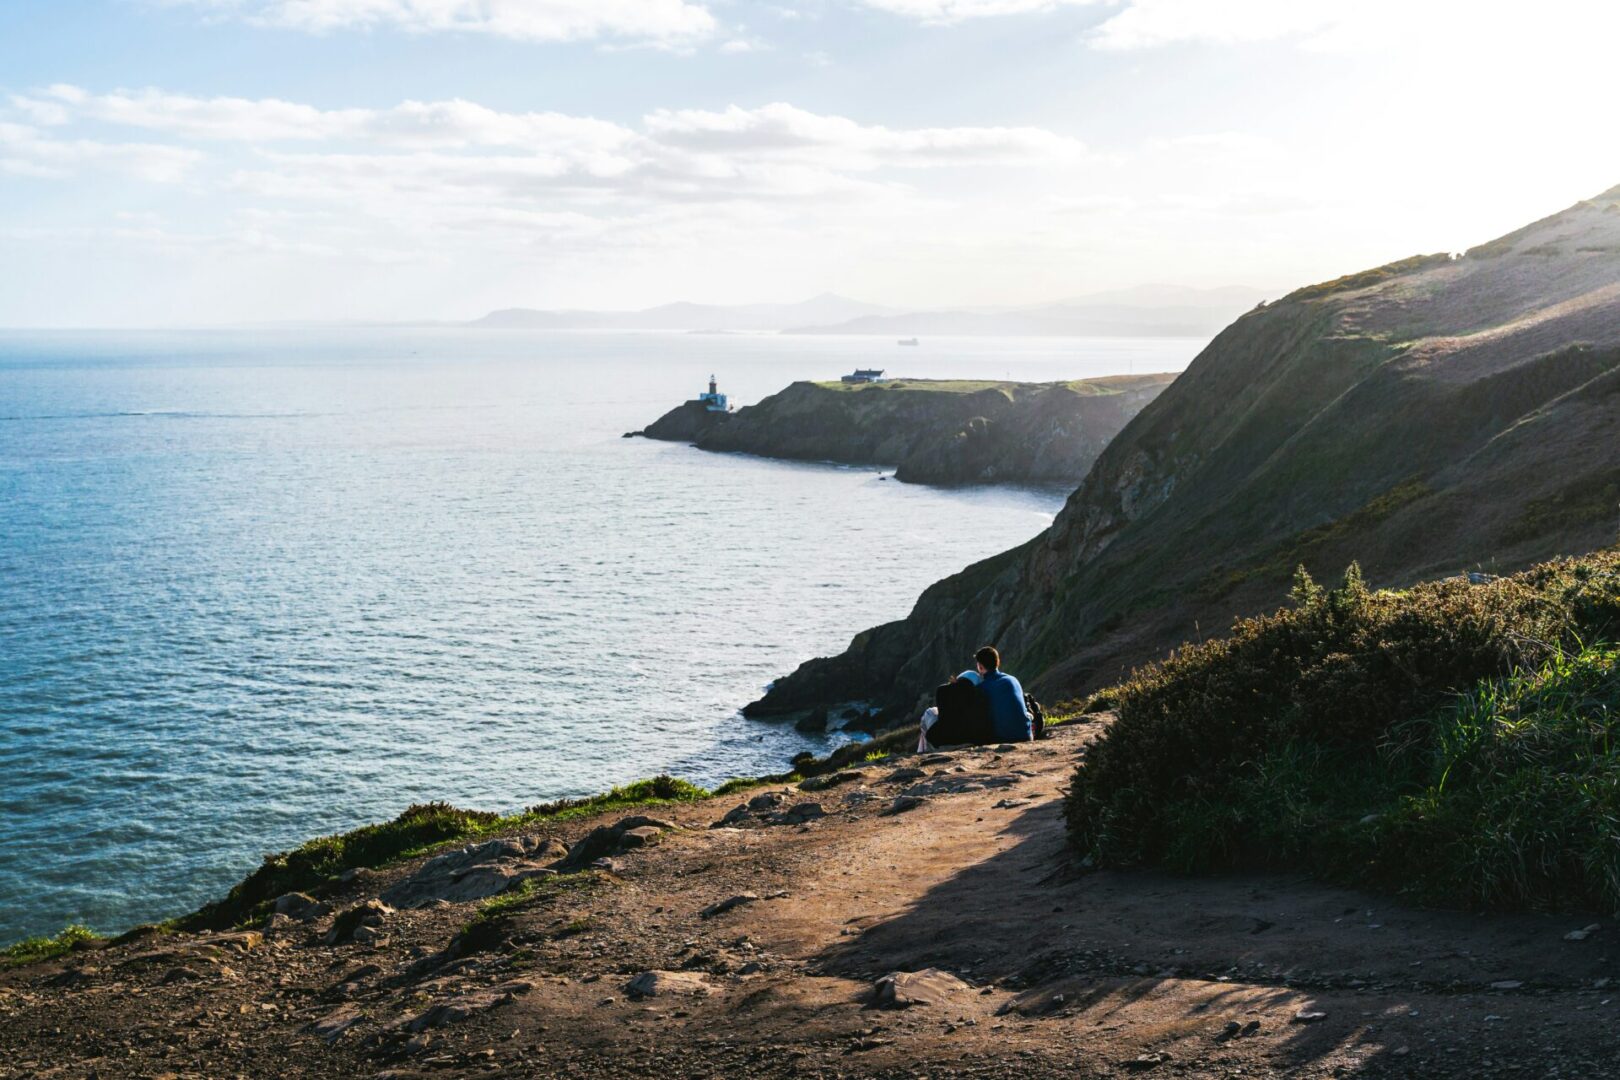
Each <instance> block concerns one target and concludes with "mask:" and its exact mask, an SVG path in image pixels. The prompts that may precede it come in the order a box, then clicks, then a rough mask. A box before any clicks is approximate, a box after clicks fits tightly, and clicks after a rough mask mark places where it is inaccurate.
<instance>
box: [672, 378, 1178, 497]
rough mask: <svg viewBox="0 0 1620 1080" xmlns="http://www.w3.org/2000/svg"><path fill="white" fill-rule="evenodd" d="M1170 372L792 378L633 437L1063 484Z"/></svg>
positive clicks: (928, 477)
mask: <svg viewBox="0 0 1620 1080" xmlns="http://www.w3.org/2000/svg"><path fill="white" fill-rule="evenodd" d="M1174 379H1175V375H1174V374H1173V373H1161V374H1152V375H1116V376H1110V377H1107V378H1098V379H1078V380H1073V381H1068V382H1049V383H1024V382H994V381H967V380H937V379H905V378H898V379H890V380H885V381H882V382H867V383H844V382H796V383H794V384H792V385H791V386H789V387H787V388H786V389H785V390H782V391H780V392H778V393H775V394H772V395H771V396H770V397H767V398H765V399H764V400H763V401H761V402H760V403H759V404H757V405H751V406H748V407H746V408H743V409H739V410H737V411H736V412H734V413H716V412H708V411H705V410H704V409H703V407H702V403H701V402H687V403H685V404H683V405H681V406H678V407H677V408H675V409H673V410H671V411H670V412H669V413H667V414H665V415H664V416H663V417H661V418H660V419H659V420H658V421H657V422H656V423H654V424H653V425H651V426H650V427H648V428H647V429H646V431H644V432H642V434H644V435H646V436H647V437H648V438H654V439H668V440H674V441H680V442H691V443H692V444H693V445H695V446H697V447H699V448H700V449H703V450H714V451H731V452H736V453H746V454H758V455H760V456H763V457H772V458H784V459H789V460H796V461H831V462H838V463H841V464H850V465H879V466H893V467H894V469H895V477H896V478H897V479H899V480H904V481H910V482H913V483H921V484H940V485H968V484H997V483H1000V484H1066V485H1069V486H1073V485H1075V484H1077V483H1079V481H1080V480H1081V478H1083V477H1084V476H1085V474H1086V471H1087V470H1088V469H1090V467H1091V465H1092V463H1093V462H1094V461H1096V460H1097V457H1098V455H1100V454H1101V453H1102V451H1103V448H1104V447H1106V446H1107V445H1108V443H1109V441H1110V440H1112V439H1113V437H1114V436H1115V435H1117V434H1118V433H1119V432H1120V430H1121V429H1123V428H1124V427H1125V425H1126V424H1127V423H1129V422H1130V420H1131V418H1132V417H1134V416H1135V415H1136V414H1137V413H1139V412H1141V411H1142V409H1143V408H1144V407H1145V406H1146V405H1147V404H1148V403H1149V402H1150V401H1152V400H1153V399H1154V398H1156V397H1157V396H1158V395H1159V393H1160V392H1161V391H1163V390H1164V388H1165V387H1166V386H1168V385H1170V383H1171V382H1172V381H1173V380H1174Z"/></svg>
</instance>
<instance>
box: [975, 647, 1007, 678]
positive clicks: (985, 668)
mask: <svg viewBox="0 0 1620 1080" xmlns="http://www.w3.org/2000/svg"><path fill="white" fill-rule="evenodd" d="M973 659H974V661H975V662H976V663H977V664H978V665H979V674H980V675H988V674H990V673H991V672H992V671H995V670H996V669H998V668H999V667H1001V654H1000V653H998V652H996V647H995V646H994V645H986V646H985V647H984V648H982V649H980V650H979V651H978V652H976V653H974V654H973Z"/></svg>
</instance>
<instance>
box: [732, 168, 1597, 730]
mask: <svg viewBox="0 0 1620 1080" xmlns="http://www.w3.org/2000/svg"><path fill="white" fill-rule="evenodd" d="M1617 498H1620V188H1617V189H1615V190H1613V191H1610V192H1608V193H1606V194H1605V195H1603V196H1600V197H1598V198H1596V199H1592V200H1589V201H1587V202H1583V203H1580V204H1578V205H1577V206H1575V207H1572V208H1571V209H1569V210H1567V211H1564V212H1563V213H1560V214H1557V215H1555V216H1553V217H1551V218H1548V219H1546V220H1544V221H1540V222H1537V223H1535V224H1534V225H1531V226H1528V227H1526V228H1524V229H1521V230H1519V231H1518V232H1515V233H1512V234H1510V235H1509V236H1506V237H1503V238H1501V239H1499V240H1497V241H1494V242H1492V243H1489V244H1486V245H1484V246H1482V247H1479V248H1475V249H1473V250H1471V251H1470V252H1468V253H1467V254H1466V255H1465V256H1462V257H1460V258H1456V259H1453V258H1450V257H1448V256H1444V255H1441V256H1427V257H1419V258H1415V259H1409V260H1405V261H1403V262H1399V263H1394V264H1391V265H1389V266H1386V267H1381V268H1378V269H1376V270H1371V271H1367V272H1364V273H1360V274H1354V275H1350V276H1348V277H1345V278H1340V279H1338V280H1336V281H1332V282H1327V283H1324V284H1321V285H1316V286H1312V287H1309V288H1305V289H1300V290H1298V291H1296V292H1294V293H1292V294H1290V295H1288V296H1286V297H1284V298H1283V299H1282V300H1280V301H1278V302H1276V303H1274V304H1272V305H1270V306H1268V307H1266V308H1263V309H1259V310H1256V311H1254V312H1251V313H1249V314H1248V315H1245V316H1243V317H1242V318H1240V319H1239V320H1238V321H1237V322H1235V323H1234V324H1233V325H1232V326H1231V327H1229V328H1228V329H1227V330H1225V331H1224V332H1222V333H1221V334H1220V335H1219V336H1218V337H1217V338H1216V339H1215V340H1214V341H1213V342H1212V343H1211V344H1210V345H1209V347H1208V348H1207V349H1205V350H1204V352H1203V353H1202V354H1201V355H1200V356H1199V357H1198V358H1197V359H1196V360H1195V361H1194V363H1193V364H1192V366H1191V367H1190V368H1189V369H1188V370H1187V372H1186V373H1185V374H1184V375H1183V376H1182V377H1181V378H1179V379H1178V380H1176V382H1175V384H1174V385H1173V386H1171V387H1170V388H1169V389H1168V390H1167V391H1165V393H1164V394H1162V395H1161V396H1160V397H1158V398H1157V399H1156V400H1155V401H1154V402H1153V403H1152V404H1151V405H1149V406H1148V407H1147V408H1146V409H1144V410H1143V411H1142V413H1141V414H1140V415H1139V416H1137V417H1136V418H1135V419H1134V420H1133V421H1132V422H1131V423H1130V424H1129V425H1128V426H1127V427H1126V428H1125V430H1124V431H1123V432H1122V433H1121V434H1120V435H1119V437H1118V438H1116V439H1115V440H1114V441H1113V442H1112V443H1111V444H1110V445H1109V446H1108V448H1107V449H1106V450H1105V451H1104V452H1103V454H1102V455H1101V457H1100V458H1099V459H1098V461H1097V463H1096V465H1095V466H1094V467H1093V468H1092V469H1091V471H1090V472H1089V473H1088V474H1087V476H1086V478H1085V480H1084V482H1083V483H1082V484H1081V485H1080V487H1079V489H1078V490H1077V491H1076V492H1075V493H1074V494H1073V495H1072V496H1071V497H1070V498H1069V501H1068V503H1067V505H1066V506H1065V508H1064V510H1063V511H1062V513H1061V514H1060V515H1059V516H1058V518H1057V520H1056V521H1055V522H1054V523H1053V525H1052V527H1051V528H1050V529H1049V530H1048V531H1047V532H1046V533H1044V534H1042V535H1041V536H1039V537H1037V538H1036V539H1034V540H1032V541H1030V542H1029V543H1028V544H1026V545H1024V546H1023V547H1020V548H1018V549H1015V550H1013V551H1009V552H1004V553H1003V554H1001V555H998V556H995V557H993V558H991V559H988V560H985V561H984V562H981V563H978V564H976V565H974V566H970V567H968V568H967V569H966V570H964V571H962V572H961V573H959V574H956V575H954V576H952V577H950V578H947V579H945V580H944V581H941V582H940V583H938V584H936V585H934V586H933V587H932V588H930V589H929V590H928V591H926V592H925V593H924V594H923V596H922V597H921V598H920V599H919V600H918V603H917V605H916V608H915V609H914V610H913V611H912V613H911V615H910V616H908V617H907V618H906V619H904V620H901V621H899V622H895V623H890V624H887V625H884V626H880V627H876V628H874V629H872V630H868V631H866V632H864V633H862V634H860V635H858V636H857V637H856V638H855V640H854V641H853V642H852V643H851V645H850V647H849V649H848V651H846V652H845V653H844V654H843V655H841V656H838V657H834V658H830V659H821V660H813V661H810V662H809V663H806V664H804V665H803V666H801V667H800V669H799V670H798V671H796V672H794V673H793V674H792V675H791V676H789V677H787V678H785V679H783V680H781V681H780V682H778V683H777V685H776V686H775V687H773V689H772V691H771V692H770V693H769V694H767V695H766V697H765V698H764V699H762V700H761V701H759V702H755V703H754V704H753V705H751V706H749V709H748V710H747V711H748V712H749V713H750V714H751V715H769V714H773V713H780V712H786V711H792V710H794V709H799V708H804V707H808V706H812V705H818V704H824V703H827V702H830V701H841V700H849V699H855V698H863V697H864V698H871V699H874V700H877V701H880V702H883V703H885V704H887V705H890V706H896V707H898V706H909V705H910V704H911V703H912V702H913V700H914V699H915V696H916V695H917V693H918V692H920V691H922V690H925V689H927V688H928V687H931V686H933V685H934V684H935V683H937V682H938V681H939V678H940V676H941V674H942V673H943V672H946V671H949V670H951V668H952V665H953V664H955V665H960V663H961V661H962V658H963V657H965V656H966V655H967V654H968V653H969V652H970V651H971V650H972V649H973V648H974V647H975V646H977V645H979V644H982V643H984V642H986V641H989V642H995V643H996V644H998V645H999V646H1000V647H1001V648H1002V649H1003V651H1004V653H1006V654H1007V655H1008V657H1009V667H1010V669H1011V670H1013V671H1015V672H1016V673H1018V674H1020V675H1022V676H1025V677H1026V682H1031V683H1033V685H1034V687H1035V688H1036V689H1037V691H1038V692H1041V693H1044V694H1046V695H1048V696H1061V695H1064V694H1068V693H1076V692H1080V691H1083V690H1086V689H1090V688H1094V687H1096V686H1099V685H1105V684H1107V683H1108V682H1111V681H1113V680H1115V679H1117V678H1118V677H1119V676H1120V675H1121V674H1122V673H1123V672H1124V671H1125V670H1126V669H1127V668H1128V667H1129V666H1134V665H1135V664H1138V663H1141V662H1143V661H1145V660H1148V659H1152V658H1154V657H1155V656H1157V655H1159V654H1161V653H1162V651H1163V650H1164V649H1165V648H1166V647H1168V646H1170V645H1172V644H1174V643H1175V642H1178V641H1182V640H1186V639H1187V638H1189V637H1193V636H1196V635H1197V634H1198V633H1199V631H1200V630H1203V631H1219V630H1221V629H1223V628H1224V626H1225V624H1226V623H1227V622H1228V621H1229V620H1230V619H1231V618H1232V617H1234V616H1235V615H1238V614H1243V613H1248V612H1253V611H1256V610H1261V609H1264V608H1268V607H1271V606H1274V605H1275V604H1276V603H1278V602H1279V601H1280V600H1281V599H1282V598H1283V596H1284V593H1285V591H1286V588H1287V581H1288V578H1289V575H1290V574H1291V572H1292V571H1293V569H1294V567H1295V566H1296V565H1298V564H1301V563H1303V564H1305V565H1306V566H1308V567H1309V568H1310V569H1311V570H1312V572H1313V573H1316V574H1317V575H1318V576H1319V577H1329V576H1332V575H1335V574H1337V573H1338V572H1339V571H1342V570H1343V568H1344V567H1345V565H1346V564H1347V563H1349V562H1350V561H1351V560H1360V561H1361V563H1362V565H1363V568H1364V569H1365V571H1366V573H1367V574H1368V576H1369V578H1370V579H1371V580H1372V581H1373V582H1375V583H1377V584H1382V585H1398V584H1404V583H1408V582H1411V581H1414V580H1416V579H1419V578H1422V577H1428V576H1435V575H1437V574H1442V573H1446V572H1455V571H1459V570H1462V569H1467V568H1474V567H1479V568H1482V569H1485V570H1488V571H1489V570H1507V569H1514V568H1519V567H1522V566H1525V565H1527V564H1529V563H1531V562H1534V561H1539V560H1541V559H1545V558H1547V557H1550V556H1553V555H1557V554H1561V553H1572V552H1578V551H1584V550H1587V549H1590V548H1593V547H1596V546H1600V545H1602V544H1605V543H1610V542H1613V540H1614V538H1615V535H1614V534H1615V515H1616V510H1615V506H1616V502H1617Z"/></svg>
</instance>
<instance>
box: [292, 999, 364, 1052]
mask: <svg viewBox="0 0 1620 1080" xmlns="http://www.w3.org/2000/svg"><path fill="white" fill-rule="evenodd" d="M365 1018H366V1016H365V1013H363V1012H361V1011H360V1007H359V1006H358V1005H342V1006H339V1007H338V1008H337V1009H335V1010H333V1011H332V1012H329V1013H327V1014H326V1015H325V1016H323V1017H321V1018H320V1019H319V1020H316V1021H315V1022H314V1023H312V1024H310V1025H309V1026H308V1027H307V1028H306V1029H305V1030H306V1031H308V1032H309V1033H310V1034H312V1035H314V1036H315V1037H317V1038H318V1039H320V1040H321V1041H322V1042H325V1043H328V1044H330V1043H335V1042H337V1041H338V1040H339V1039H341V1038H342V1037H343V1033H344V1032H346V1031H348V1030H349V1029H350V1028H352V1027H354V1025H356V1024H358V1023H359V1022H360V1021H362V1020H364V1019H365Z"/></svg>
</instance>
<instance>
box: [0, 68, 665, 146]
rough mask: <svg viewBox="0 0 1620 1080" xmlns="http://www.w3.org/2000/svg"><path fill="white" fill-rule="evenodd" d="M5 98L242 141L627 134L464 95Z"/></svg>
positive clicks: (126, 93) (43, 110)
mask: <svg viewBox="0 0 1620 1080" xmlns="http://www.w3.org/2000/svg"><path fill="white" fill-rule="evenodd" d="M12 104H13V106H14V107H15V108H17V109H18V110H19V111H20V112H22V113H23V114H24V115H26V116H29V117H32V118H35V120H36V122H48V123H53V124H58V125H60V124H65V123H68V122H69V121H70V120H89V121H94V122H97V123H104V124H112V125H119V126H124V127H137V128H144V129H147V130H151V131H163V132H167V133H169V134H172V135H176V136H179V137H181V138H186V139H203V140H224V141H231V142H244V143H254V144H260V143H268V142H330V141H347V142H361V143H370V144H376V145H381V146H391V147H396V148H433V147H461V146H479V147H490V146H504V147H555V146H559V145H568V146H571V147H576V148H578V149H580V150H581V151H589V152H597V153H608V152H611V151H613V150H614V149H615V148H618V147H621V146H623V145H624V144H626V143H628V142H631V141H633V140H634V139H635V138H636V136H635V133H634V132H632V131H630V130H629V129H627V128H624V127H621V126H620V125H618V124H613V123H608V122H606V121H602V120H594V119H591V118H590V117H579V116H567V115H564V114H562V113H551V112H527V113H504V112H498V111H496V110H494V109H490V108H488V107H486V106H483V105H479V104H476V103H474V102H471V101H463V100H460V99H452V100H449V101H433V102H421V101H405V102H401V103H400V104H399V105H396V106H394V107H393V108H389V109H318V108H315V107H314V106H312V105H304V104H299V103H296V102H291V101H281V100H278V99H276V98H235V97H212V98H200V97H192V96H189V95H185V94H170V93H165V92H163V91H160V90H155V89H150V88H149V89H145V90H119V91H115V92H113V93H110V94H92V93H90V92H88V91H86V90H84V89H82V88H80V87H77V86H70V85H62V84H59V85H56V86H52V87H49V88H47V89H45V90H43V91H40V92H38V93H36V94H31V95H16V96H14V97H13V98H12Z"/></svg>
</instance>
